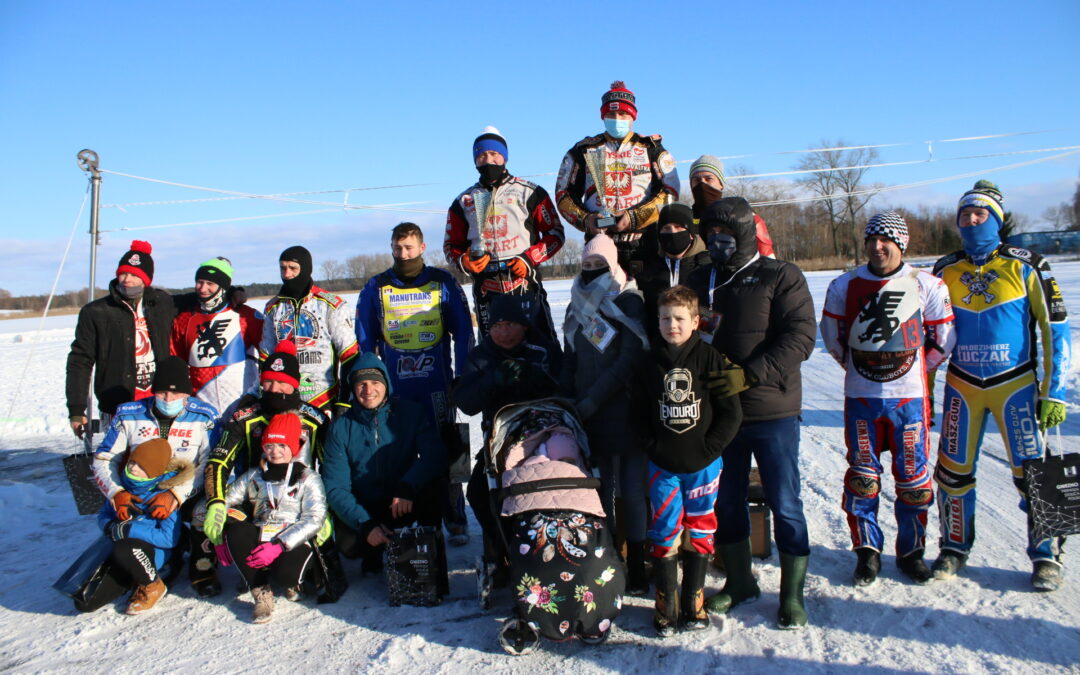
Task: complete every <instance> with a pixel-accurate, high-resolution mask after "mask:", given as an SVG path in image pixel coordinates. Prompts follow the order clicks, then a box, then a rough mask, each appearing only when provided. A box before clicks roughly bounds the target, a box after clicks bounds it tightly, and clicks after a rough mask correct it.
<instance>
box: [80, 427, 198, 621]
mask: <svg viewBox="0 0 1080 675" xmlns="http://www.w3.org/2000/svg"><path fill="white" fill-rule="evenodd" d="M194 473H195V467H194V465H193V464H192V463H191V462H190V461H189V460H187V459H184V458H182V457H176V458H174V457H173V452H172V447H171V446H170V445H169V442H168V441H167V440H165V439H163V438H155V439H153V440H149V441H147V442H145V443H143V444H142V445H139V446H137V447H136V448H135V449H134V450H132V451H131V452H129V453H128V458H127V461H126V463H125V465H124V470H123V471H122V472H121V476H120V484H121V486H122V487H123V489H124V490H125V491H126V492H127V493H129V494H130V495H131V497H132V502H134V503H131V502H129V503H127V504H122V505H120V506H118V507H115V508H114V506H113V503H112V502H110V501H108V500H106V502H105V505H104V506H102V507H101V512H100V513H99V514H98V523H99V524H100V525H101V529H102V530H104V532H105V535H106V536H108V537H109V538H110V539H112V541H113V549H112V553H111V554H110V557H111V559H112V562H113V564H115V565H116V567H117V568H119V569H121V570H123V571H124V572H126V573H127V574H128V575H130V577H131V579H132V581H134V582H135V584H136V587H135V592H134V593H132V594H131V601H130V602H129V603H128V607H127V613H128V614H140V613H142V612H145V611H146V610H148V609H150V608H151V607H153V606H154V605H156V604H157V602H158V600H160V599H161V598H162V597H163V596H164V595H165V592H166V590H167V589H166V587H165V582H164V581H162V580H161V575H160V574H158V569H159V568H160V567H161V566H162V565H164V564H165V561H166V560H168V559H169V556H170V554H171V553H172V549H174V548H176V545H177V544H178V543H179V542H180V512H179V511H173V512H172V513H170V514H169V515H168V516H167V517H165V518H160V519H159V518H152V517H151V516H149V515H147V514H145V513H143V511H142V510H141V509H139V508H138V507H139V506H141V505H143V504H148V503H152V501H153V498H154V497H155V496H156V495H158V494H161V493H162V492H166V491H168V490H169V489H170V488H172V487H173V486H174V485H177V484H179V483H182V482H183V481H185V480H188V481H190V480H191V477H192V475H193V474H194Z"/></svg>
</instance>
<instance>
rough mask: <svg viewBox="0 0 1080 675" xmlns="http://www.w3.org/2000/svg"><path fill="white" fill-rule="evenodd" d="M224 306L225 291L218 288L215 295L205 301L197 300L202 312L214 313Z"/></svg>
mask: <svg viewBox="0 0 1080 675" xmlns="http://www.w3.org/2000/svg"><path fill="white" fill-rule="evenodd" d="M224 305H225V289H224V288H220V287H219V288H218V290H217V293H214V294H213V295H211V296H210V297H209V298H207V299H205V300H199V308H200V309H201V310H202V311H204V312H216V311H218V310H219V309H221V308H222V307H223V306H224Z"/></svg>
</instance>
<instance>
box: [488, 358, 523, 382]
mask: <svg viewBox="0 0 1080 675" xmlns="http://www.w3.org/2000/svg"><path fill="white" fill-rule="evenodd" d="M524 372H525V364H523V363H522V362H521V361H518V360H516V359H506V360H505V361H503V362H502V363H500V364H499V365H498V366H496V368H495V386H496V387H499V388H506V387H509V386H512V385H514V384H517V382H518V381H519V380H521V376H522V374H523V373H524Z"/></svg>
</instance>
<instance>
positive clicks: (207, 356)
mask: <svg viewBox="0 0 1080 675" xmlns="http://www.w3.org/2000/svg"><path fill="white" fill-rule="evenodd" d="M261 334H262V324H261V323H255V322H254V321H253V320H252V319H251V318H249V317H247V316H245V315H244V314H241V313H239V312H237V311H236V310H235V309H232V308H230V307H229V306H228V304H224V303H223V305H222V308H221V309H220V310H219V311H214V312H205V311H203V310H201V309H199V308H197V307H196V308H194V309H189V310H186V311H183V312H181V313H180V314H179V315H177V317H176V318H175V319H174V320H173V327H172V335H171V338H170V343H169V348H170V350H171V351H172V353H173V355H174V356H179V357H180V358H182V359H184V360H185V361H187V363H188V376H189V378H190V379H191V386H192V389H194V391H195V395H196V396H197V397H199V399H201V400H203V401H206V402H207V403H209V404H210V405H212V406H214V408H215V409H217V410H218V412H220V413H221V419H222V420H228V419H229V417H230V416H232V413H233V410H234V409H235V407H236V403H237V402H238V401H239V400H240V397H241V396H243V395H244V392H245V391H247V390H248V389H250V388H252V387H254V386H255V385H256V384H257V383H258V379H259V368H258V364H257V363H255V362H254V361H250V360H248V358H247V351H248V349H249V348H254V347H258V344H259V339H260V336H261Z"/></svg>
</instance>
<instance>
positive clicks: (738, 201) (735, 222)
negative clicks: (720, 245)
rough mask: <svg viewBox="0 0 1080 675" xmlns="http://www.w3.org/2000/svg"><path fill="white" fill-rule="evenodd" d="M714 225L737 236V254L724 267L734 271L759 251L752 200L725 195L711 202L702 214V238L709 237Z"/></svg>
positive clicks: (700, 229)
mask: <svg viewBox="0 0 1080 675" xmlns="http://www.w3.org/2000/svg"><path fill="white" fill-rule="evenodd" d="M714 227H723V228H726V229H728V230H731V232H732V233H733V234H734V236H735V255H733V256H731V258H730V259H728V261H727V262H726V263H724V269H725V270H727V271H729V272H734V271H735V270H738V269H739V268H740V267H742V266H743V265H745V264H746V263H748V262H750V259H751V258H753V257H754V255H755V254H756V253H757V225H756V224H755V223H754V210H753V209H752V208H750V202H748V201H746V200H745V199H743V198H742V197H724V198H723V199H720V200H718V201H715V202H713V203H712V204H709V206H708V208H706V209H705V213H704V215H702V216H701V223H700V227H699V229H698V232H699V233H700V235H701V238H702V239H707V238H708V236H709V233H710V232H711V231H712V228H714Z"/></svg>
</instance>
